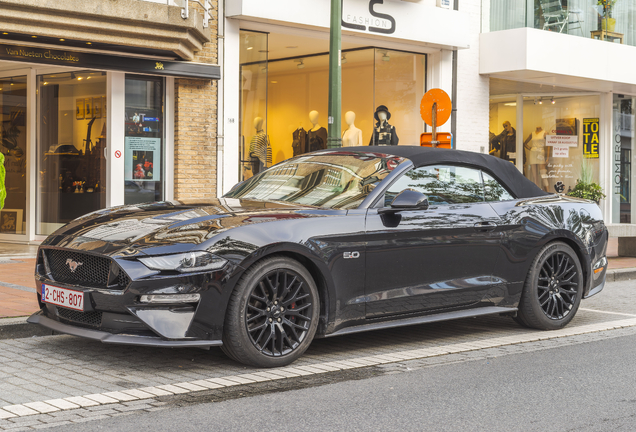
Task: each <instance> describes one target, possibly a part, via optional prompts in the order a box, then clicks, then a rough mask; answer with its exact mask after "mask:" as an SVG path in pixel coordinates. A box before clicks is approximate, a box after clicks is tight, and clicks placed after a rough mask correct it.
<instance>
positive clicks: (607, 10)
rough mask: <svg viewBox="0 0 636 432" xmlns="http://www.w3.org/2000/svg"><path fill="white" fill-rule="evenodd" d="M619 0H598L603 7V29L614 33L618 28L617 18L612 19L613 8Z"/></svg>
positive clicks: (598, 3)
mask: <svg viewBox="0 0 636 432" xmlns="http://www.w3.org/2000/svg"><path fill="white" fill-rule="evenodd" d="M616 1H617V0H598V2H597V3H596V4H597V5H599V6H601V29H603V30H606V31H609V32H613V31H614V28H615V27H616V18H612V8H613V7H614V4H616Z"/></svg>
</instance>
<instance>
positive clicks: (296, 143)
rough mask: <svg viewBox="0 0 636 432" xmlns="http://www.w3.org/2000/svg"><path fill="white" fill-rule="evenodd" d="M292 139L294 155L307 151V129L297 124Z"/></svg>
mask: <svg viewBox="0 0 636 432" xmlns="http://www.w3.org/2000/svg"><path fill="white" fill-rule="evenodd" d="M292 140H293V141H292V150H293V152H294V153H293V154H294V156H298V155H301V154H303V153H307V131H305V129H304V128H303V127H302V125H300V126H298V129H296V130H295V131H294V132H293V133H292Z"/></svg>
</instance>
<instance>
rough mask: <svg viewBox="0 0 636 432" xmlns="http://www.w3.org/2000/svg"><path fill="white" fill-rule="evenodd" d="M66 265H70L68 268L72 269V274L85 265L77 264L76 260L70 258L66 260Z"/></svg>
mask: <svg viewBox="0 0 636 432" xmlns="http://www.w3.org/2000/svg"><path fill="white" fill-rule="evenodd" d="M66 264H67V265H68V268H69V269H71V273H75V270H77V268H78V267H79V266H81V265H82V264H83V263H81V262H77V261H75V260H72V259H70V258H68V259H67V260H66Z"/></svg>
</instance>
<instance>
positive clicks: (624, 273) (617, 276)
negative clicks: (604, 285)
mask: <svg viewBox="0 0 636 432" xmlns="http://www.w3.org/2000/svg"><path fill="white" fill-rule="evenodd" d="M606 275H607V282H618V281H627V280H632V279H636V268H624V269H612V270H608V271H607V273H606Z"/></svg>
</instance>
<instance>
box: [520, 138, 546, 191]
mask: <svg viewBox="0 0 636 432" xmlns="http://www.w3.org/2000/svg"><path fill="white" fill-rule="evenodd" d="M523 146H524V147H525V148H526V150H528V159H527V160H528V178H529V179H530V180H532V181H533V182H534V183H535V184H536V185H537V186H539V187H540V188H542V189H543V190H544V191H546V192H547V191H548V190H547V189H548V179H547V178H542V175H543V174H546V173H547V170H546V163H547V162H548V152H547V150H546V147H545V131H544V130H543V128H542V127H541V126H537V127H536V129H535V130H534V131H533V132H531V133H530V135H528V138H526V140H525V141H524V142H523Z"/></svg>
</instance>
